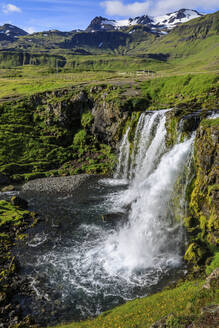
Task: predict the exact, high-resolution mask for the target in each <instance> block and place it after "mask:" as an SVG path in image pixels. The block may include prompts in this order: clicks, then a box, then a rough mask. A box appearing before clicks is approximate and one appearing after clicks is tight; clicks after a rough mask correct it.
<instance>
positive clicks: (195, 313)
mask: <svg viewBox="0 0 219 328" xmlns="http://www.w3.org/2000/svg"><path fill="white" fill-rule="evenodd" d="M202 285H203V281H200V280H194V281H190V282H185V283H183V284H181V286H179V287H176V288H174V289H169V290H164V291H162V292H160V293H157V294H154V295H152V296H148V297H145V298H140V299H136V300H134V301H130V302H127V303H126V304H124V305H122V306H119V307H117V308H115V309H113V310H111V311H107V312H104V313H102V314H101V315H100V316H99V317H97V318H96V319H94V320H86V321H84V322H78V323H77V322H74V323H71V324H64V325H59V326H57V328H149V327H151V325H152V324H153V322H156V321H158V320H160V319H161V318H163V317H166V316H168V315H169V314H170V313H171V314H173V316H174V320H175V322H178V323H179V324H178V325H177V326H174V325H172V326H171V325H169V327H177V328H180V327H185V326H181V324H180V321H185V320H188V322H189V320H190V322H191V320H196V319H197V318H198V317H199V315H200V309H201V308H202V307H204V306H207V305H208V304H212V303H218V301H219V299H218V296H219V295H218V293H216V292H215V291H204V290H202V289H201V288H202ZM174 320H173V322H174Z"/></svg>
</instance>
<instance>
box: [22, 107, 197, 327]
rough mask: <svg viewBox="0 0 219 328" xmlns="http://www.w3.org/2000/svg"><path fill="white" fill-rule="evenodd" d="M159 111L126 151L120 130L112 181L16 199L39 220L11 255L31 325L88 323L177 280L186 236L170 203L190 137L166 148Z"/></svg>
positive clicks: (144, 121)
mask: <svg viewBox="0 0 219 328" xmlns="http://www.w3.org/2000/svg"><path fill="white" fill-rule="evenodd" d="M166 112H167V111H157V112H154V113H149V114H142V115H141V116H140V118H139V121H138V124H137V126H136V131H135V137H134V140H132V147H130V140H129V128H127V130H126V132H125V133H124V137H123V140H122V141H121V146H120V152H119V156H118V166H117V169H116V170H115V175H114V177H113V178H101V177H93V179H91V180H89V181H85V182H84V183H83V184H81V185H80V186H79V187H78V188H77V189H76V190H75V191H74V192H72V193H71V194H65V195H62V194H60V193H55V192H52V190H51V192H50V193H42V192H37V191H36V190H35V191H31V190H29V191H21V192H20V195H21V197H23V198H25V199H27V200H28V202H29V206H30V209H31V210H34V211H36V212H37V213H39V214H40V218H41V220H40V222H39V224H38V225H37V226H36V227H35V228H33V229H32V230H31V231H30V232H29V235H28V241H26V242H23V241H21V242H20V245H19V247H18V248H17V250H16V255H17V256H18V258H19V261H20V263H21V273H20V274H21V275H22V277H24V278H25V279H27V280H28V281H29V283H30V285H31V288H32V295H31V296H30V295H29V296H27V297H26V298H25V297H23V299H22V300H21V303H22V307H23V309H24V311H25V314H31V315H32V316H33V317H34V318H35V320H36V322H37V323H39V324H41V325H44V326H45V325H46V324H48V325H49V324H50V325H51V324H57V323H59V322H63V321H71V320H80V319H83V318H87V317H93V316H96V315H98V314H100V313H101V312H102V311H105V310H108V309H111V308H112V307H114V306H116V305H119V304H122V303H124V302H125V301H127V300H131V299H134V298H137V297H143V296H145V295H148V294H151V293H153V292H155V291H158V290H160V289H161V288H162V287H163V286H165V285H167V284H168V283H169V282H173V281H174V280H175V279H177V277H179V276H181V275H183V274H184V272H185V267H184V264H183V253H184V246H185V240H186V237H185V233H184V229H183V227H182V225H181V222H179V221H176V220H175V217H174V211H173V208H172V203H171V199H172V197H173V191H174V185H175V183H176V182H177V179H178V178H179V176H180V175H181V174H182V173H183V171H184V167H185V166H188V163H189V160H190V155H191V152H192V144H193V137H191V138H190V139H188V140H185V141H184V142H182V143H179V144H176V145H175V146H174V147H173V148H172V149H167V148H166V146H165V136H166V129H165V122H166V117H165V114H166ZM130 149H132V152H131V151H130ZM184 202H185V199H184V195H183V192H182V195H181V203H184ZM182 207H183V206H182Z"/></svg>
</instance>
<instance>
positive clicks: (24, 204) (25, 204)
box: [11, 196, 28, 210]
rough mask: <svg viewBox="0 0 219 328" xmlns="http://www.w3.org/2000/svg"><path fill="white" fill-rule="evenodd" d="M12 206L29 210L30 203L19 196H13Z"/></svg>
mask: <svg viewBox="0 0 219 328" xmlns="http://www.w3.org/2000/svg"><path fill="white" fill-rule="evenodd" d="M11 204H12V205H14V206H18V207H20V208H22V209H24V210H26V209H27V208H28V202H27V201H26V200H25V199H23V198H21V197H18V196H13V197H12V198H11Z"/></svg>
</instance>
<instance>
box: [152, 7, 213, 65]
mask: <svg viewBox="0 0 219 328" xmlns="http://www.w3.org/2000/svg"><path fill="white" fill-rule="evenodd" d="M218 21H219V11H218V12H216V13H215V14H212V15H206V16H203V17H201V18H197V19H194V20H192V21H190V22H188V23H185V24H182V25H180V26H178V27H176V28H175V29H174V30H173V31H171V32H170V33H169V34H168V35H167V36H165V37H161V38H160V39H158V40H156V41H155V42H154V43H153V44H152V46H151V47H150V49H147V52H151V53H163V54H168V55H169V56H170V58H169V62H170V63H171V64H172V65H173V66H175V67H176V68H177V71H178V70H183V71H189V70H192V71H198V70H199V71H200V70H204V71H206V70H209V69H211V70H213V69H218V67H219V55H218V54H219V51H218V45H219V24H218Z"/></svg>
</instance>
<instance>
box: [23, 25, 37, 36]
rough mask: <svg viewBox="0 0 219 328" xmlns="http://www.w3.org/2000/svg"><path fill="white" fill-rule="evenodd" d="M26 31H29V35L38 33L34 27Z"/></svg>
mask: <svg viewBox="0 0 219 328" xmlns="http://www.w3.org/2000/svg"><path fill="white" fill-rule="evenodd" d="M25 31H27V33H29V34H33V33H35V32H36V30H35V28H34V27H32V26H30V27H27V28H25Z"/></svg>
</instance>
